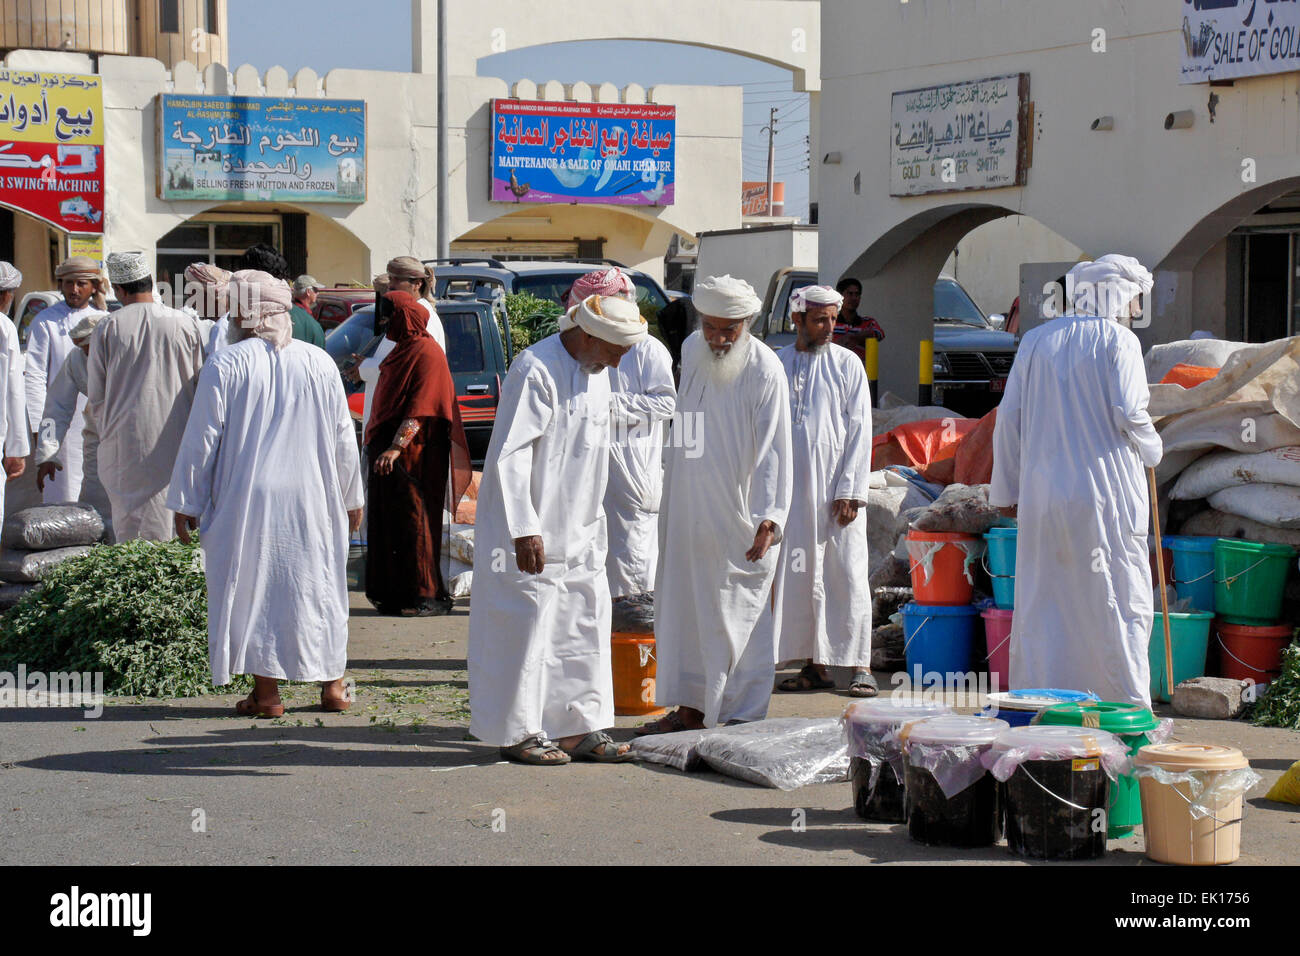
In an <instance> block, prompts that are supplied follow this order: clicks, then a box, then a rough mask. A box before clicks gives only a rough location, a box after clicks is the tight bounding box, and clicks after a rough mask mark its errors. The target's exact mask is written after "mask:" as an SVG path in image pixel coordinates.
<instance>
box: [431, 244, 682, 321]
mask: <svg viewBox="0 0 1300 956" xmlns="http://www.w3.org/2000/svg"><path fill="white" fill-rule="evenodd" d="M424 264H425V265H427V266H433V267H434V270H433V271H434V276H435V278H436V284H435V287H434V289H435V295H437V296H438V298H439V299H441V298H443V297H444V296H446V295H450V294H454V293H467V294H470V295H473V296H476V297H478V298H482V299H491V298H492V297H493V295H495V294H497V293H498V292H500V293H502V294H504V295H511V294H513V293H515V292H529V293H531V294H533V295H535V296H537V297H538V298H539V299H549V300H550V301H552V302H558V303H559V304H561V305H563V304H564V294H565V293H566V292H568V291H569V286H571V285H573V283H574V280H576V279H578V278H579V277H580V276H583V275H585V274H586V273H588V272H591V271H592V270H593V269H599V268H601V267H605V268H608V267H610V266H618V267H619V268H620V269H622V270H623V271H624V272H626V273H627V274H628V276H629V277H630V278H631V280H632V284H633V285H634V286H636V293H637V305H638V306H640V308H641V314H642V315H643V316H645V318H646V320H647V321H649V322H653V319H654V317H655V316H656V315H658V314H659V310H660V309H662V308H663V307H664V306H665V305H667V304H668V303H669V301H670V300H671V299H673V298H676V297H677V296H669V294H668V293H667V292H665V291H664V289H663V287H662V286H661V285H659V283H658V282H656V281H655V280H654V279H652V278H651V277H650V276H648V275H646V274H645V273H644V272H641V271H639V270H637V269H629V268H627V267H626V266H624V265H623V264H622V263H620V262H616V261H614V260H613V259H567V260H564V261H547V260H520V261H517V262H516V261H513V260H512V261H509V262H502V261H501V260H499V259H492V258H473V257H469V256H455V257H452V258H450V259H426V260H424Z"/></svg>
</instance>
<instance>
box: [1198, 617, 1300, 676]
mask: <svg viewBox="0 0 1300 956" xmlns="http://www.w3.org/2000/svg"><path fill="white" fill-rule="evenodd" d="M1215 630H1216V631H1217V632H1218V644H1219V648H1218V649H1219V673H1220V674H1222V675H1223V676H1224V677H1228V678H1231V679H1232V680H1249V681H1254V682H1255V683H1256V684H1267V683H1268V682H1269V681H1271V680H1273V679H1274V678H1275V677H1277V676H1278V675H1279V674H1280V673H1282V651H1283V650H1284V649H1285V648H1286V646H1287V645H1288V644H1290V643H1291V634H1292V632H1293V630H1294V629H1293V628H1292V627H1291V625H1290V624H1276V625H1273V626H1271V627H1249V626H1247V625H1245V624H1229V623H1227V622H1226V621H1222V620H1220V621H1216V622H1215Z"/></svg>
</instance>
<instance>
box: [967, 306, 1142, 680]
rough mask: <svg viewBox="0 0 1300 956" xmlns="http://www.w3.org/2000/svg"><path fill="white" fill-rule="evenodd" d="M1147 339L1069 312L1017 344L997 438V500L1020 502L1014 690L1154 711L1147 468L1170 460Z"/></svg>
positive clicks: (992, 493) (992, 490)
mask: <svg viewBox="0 0 1300 956" xmlns="http://www.w3.org/2000/svg"><path fill="white" fill-rule="evenodd" d="M1149 395H1150V392H1149V390H1148V388H1147V381H1146V374H1145V371H1144V367H1143V362H1142V349H1141V346H1140V345H1139V344H1138V339H1137V336H1135V335H1134V334H1133V333H1132V332H1131V331H1129V330H1128V329H1126V328H1124V327H1123V326H1121V325H1120V324H1119V323H1118V322H1115V321H1112V320H1109V319H1101V318H1095V317H1088V316H1072V315H1071V316H1064V317H1062V318H1059V319H1054V320H1053V321H1051V322H1048V323H1047V324H1045V325H1041V326H1039V327H1037V328H1035V329H1032V330H1031V331H1030V332H1028V333H1027V334H1026V335H1025V337H1024V340H1023V341H1022V342H1021V343H1020V349H1019V352H1018V354H1017V355H1016V361H1015V364H1014V365H1013V366H1012V368H1011V375H1010V377H1009V378H1008V379H1007V388H1006V394H1005V395H1004V396H1003V398H1002V403H1001V405H1000V406H999V407H998V419H997V426H996V427H995V429H994V432H993V479H992V483H991V485H990V487H989V500H990V502H992V503H993V504H994V505H997V506H999V507H1006V506H1009V505H1012V504H1019V512H1018V517H1019V533H1018V536H1017V540H1016V588H1015V604H1016V613H1015V618H1014V621H1013V624H1012V629H1011V675H1010V678H1011V687H1012V688H1016V689H1023V688H1036V687H1062V688H1067V689H1071V690H1085V691H1092V692H1093V693H1095V694H1099V695H1100V696H1101V698H1102V699H1103V700H1109V701H1119V702H1127V703H1134V704H1142V705H1143V706H1150V704H1151V696H1150V668H1149V665H1148V663H1147V644H1148V642H1149V640H1150V634H1151V623H1152V618H1153V605H1152V590H1151V569H1150V561H1149V555H1148V550H1147V528H1148V516H1149V514H1150V500H1149V497H1148V493H1147V481H1146V476H1145V474H1144V472H1143V466H1144V465H1146V466H1148V467H1153V466H1155V465H1156V464H1158V463H1159V461H1160V456H1161V451H1162V448H1161V442H1160V436H1159V435H1158V434H1157V433H1156V430H1155V426H1154V425H1152V423H1151V417H1150V416H1149V415H1148V414H1147V400H1148V398H1149Z"/></svg>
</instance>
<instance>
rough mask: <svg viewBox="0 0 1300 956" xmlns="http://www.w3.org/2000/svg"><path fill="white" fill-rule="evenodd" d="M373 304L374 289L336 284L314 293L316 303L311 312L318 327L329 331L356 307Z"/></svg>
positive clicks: (362, 307)
mask: <svg viewBox="0 0 1300 956" xmlns="http://www.w3.org/2000/svg"><path fill="white" fill-rule="evenodd" d="M374 304H375V290H374V289H368V288H365V287H357V286H336V287H335V288H333V289H322V290H321V291H320V292H318V293H316V304H315V305H314V306H312V310H311V314H312V316H313V317H314V318H315V319H316V321H317V322H319V323H320V327H321V328H322V329H324V330H325V331H326V333H329V332H330V331H331V330H332V329H334V328H336V327H337V326H339V325H341V324H342V323H343V322H345V321H346V320H347V318H348V316H350V315H351V314H352V313H353V312H355V311H357V309H364V308H365V307H366V306H368V305H374Z"/></svg>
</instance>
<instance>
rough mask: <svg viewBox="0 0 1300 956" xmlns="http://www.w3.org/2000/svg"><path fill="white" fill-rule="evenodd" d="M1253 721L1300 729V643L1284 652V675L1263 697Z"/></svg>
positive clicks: (1256, 708) (1252, 714) (1276, 680)
mask: <svg viewBox="0 0 1300 956" xmlns="http://www.w3.org/2000/svg"><path fill="white" fill-rule="evenodd" d="M1250 718H1251V722H1252V723H1254V724H1255V725H1256V726H1258V727H1286V728H1288V729H1290V730H1300V642H1293V643H1292V644H1291V646H1289V647H1287V648H1286V649H1285V650H1283V651H1282V673H1281V674H1279V675H1278V676H1277V678H1276V679H1275V680H1274V681H1273V682H1272V683H1271V684H1269V685H1268V690H1266V691H1264V693H1263V694H1262V695H1261V696H1260V698H1259V702H1258V703H1257V704H1256V705H1255V710H1254V712H1253V713H1251V715H1250Z"/></svg>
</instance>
